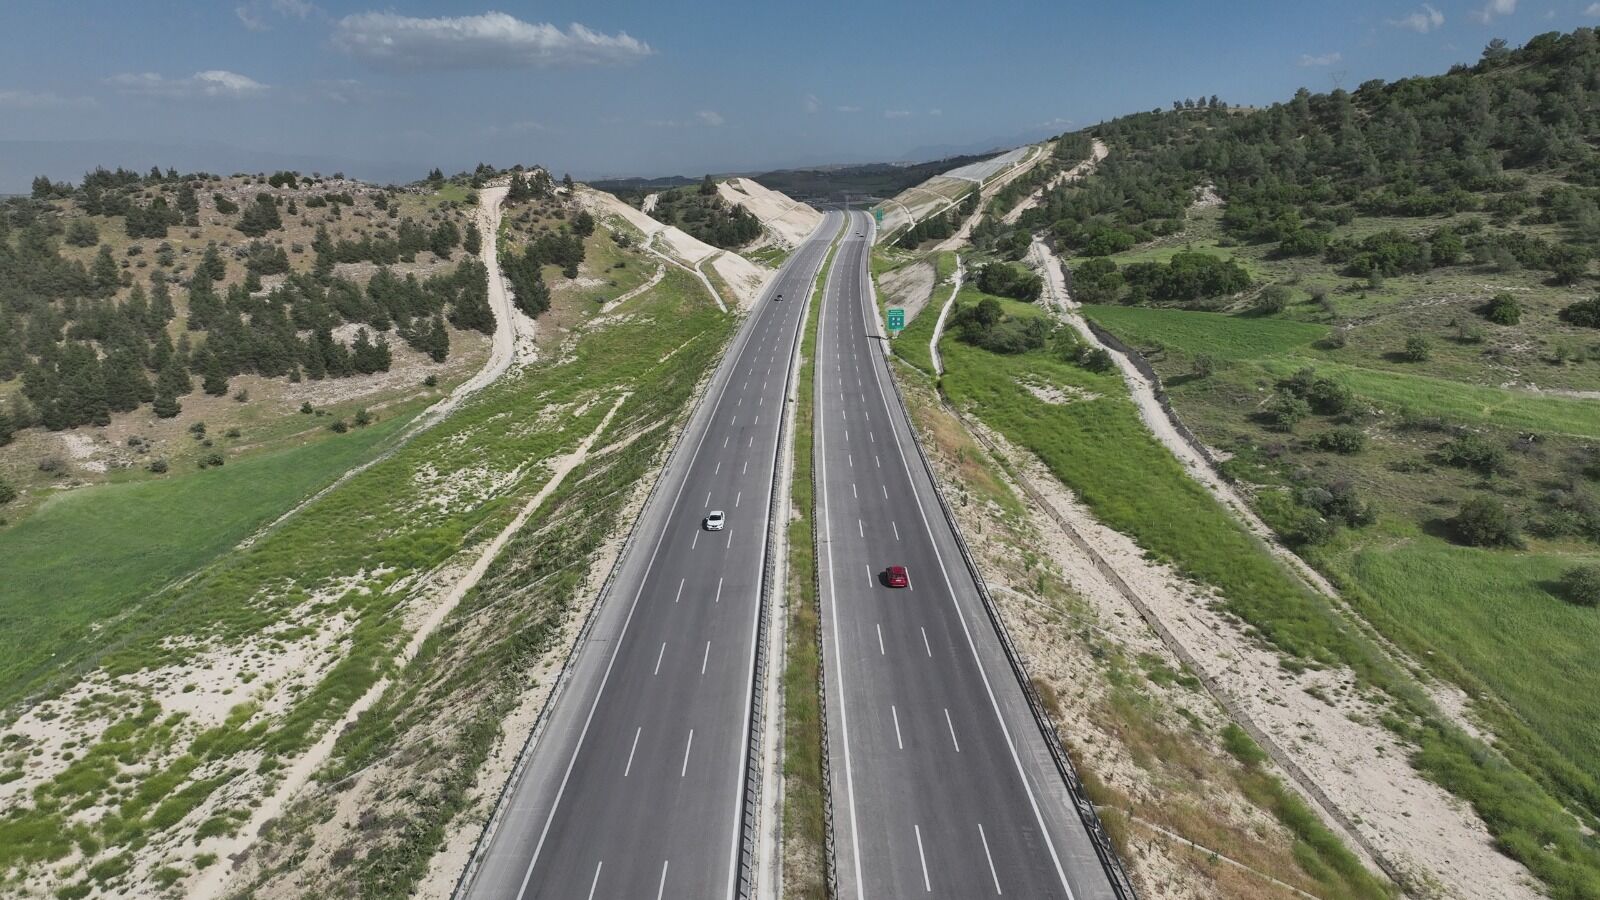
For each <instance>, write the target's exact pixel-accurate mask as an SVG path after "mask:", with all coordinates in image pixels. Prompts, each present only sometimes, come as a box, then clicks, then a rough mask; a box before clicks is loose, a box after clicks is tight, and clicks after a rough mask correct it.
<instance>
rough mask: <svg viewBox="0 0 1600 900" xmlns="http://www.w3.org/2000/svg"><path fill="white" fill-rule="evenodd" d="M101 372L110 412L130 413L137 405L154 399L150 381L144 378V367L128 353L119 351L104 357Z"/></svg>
mask: <svg viewBox="0 0 1600 900" xmlns="http://www.w3.org/2000/svg"><path fill="white" fill-rule="evenodd" d="M103 370H104V372H105V383H106V404H107V406H109V407H110V409H111V411H112V412H132V411H133V410H135V409H138V408H139V404H141V403H144V402H147V401H149V400H151V399H154V392H153V390H152V389H151V387H150V379H148V378H146V377H145V374H144V367H143V366H142V365H140V364H139V360H138V359H137V358H135V357H134V355H133V354H132V353H131V352H130V351H127V350H119V351H118V352H116V353H114V354H112V355H111V356H108V357H106V361H105V365H104V366H103Z"/></svg>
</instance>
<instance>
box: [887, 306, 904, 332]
mask: <svg viewBox="0 0 1600 900" xmlns="http://www.w3.org/2000/svg"><path fill="white" fill-rule="evenodd" d="M905 327H906V311H905V310H903V309H901V308H900V307H898V306H891V307H889V330H890V331H903V330H904V329H905Z"/></svg>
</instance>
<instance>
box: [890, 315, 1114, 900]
mask: <svg viewBox="0 0 1600 900" xmlns="http://www.w3.org/2000/svg"><path fill="white" fill-rule="evenodd" d="M883 352H884V363H885V365H884V368H885V369H886V370H887V371H888V373H889V384H890V386H892V387H893V388H894V393H895V397H896V399H897V400H898V401H899V403H900V412H901V414H902V415H903V416H905V421H906V426H907V431H909V432H910V434H911V443H912V445H913V446H915V447H916V448H917V458H918V459H920V460H921V461H922V467H923V469H924V470H925V471H926V472H927V473H928V480H929V481H930V482H931V483H932V484H933V493H934V496H935V497H937V498H938V500H939V511H940V512H941V513H942V514H943V515H944V519H945V522H946V524H948V525H949V526H950V533H951V534H952V535H953V536H954V537H955V541H956V547H957V549H959V550H960V551H961V559H962V561H963V562H964V563H965V564H966V566H967V571H968V572H970V573H971V574H972V580H973V583H974V584H976V585H977V587H978V596H979V598H980V599H982V601H983V608H984V611H985V612H986V613H987V614H988V616H989V622H990V624H992V625H993V626H994V630H995V633H996V634H997V635H999V637H1000V645H1001V647H1002V648H1004V650H1005V653H1006V660H1007V661H1008V662H1009V663H1010V664H1011V671H1012V673H1013V674H1014V675H1015V676H1016V679H1017V683H1018V684H1019V685H1020V686H1021V687H1022V693H1023V696H1024V697H1025V698H1026V699H1027V701H1028V709H1029V710H1030V711H1032V713H1033V719H1034V723H1035V724H1036V725H1037V726H1038V728H1039V731H1040V733H1041V734H1042V735H1043V736H1044V738H1045V744H1046V746H1048V747H1049V750H1050V757H1051V759H1052V760H1054V762H1055V765H1056V770H1057V771H1058V772H1059V773H1060V775H1061V778H1062V780H1063V781H1064V782H1066V785H1067V789H1068V790H1069V791H1070V792H1071V794H1072V799H1073V805H1074V806H1075V807H1076V808H1077V811H1078V817H1079V818H1080V819H1081V820H1082V821H1083V825H1084V829H1085V830H1086V831H1088V832H1089V837H1090V838H1091V841H1092V842H1093V844H1094V849H1095V855H1096V856H1098V857H1099V859H1100V865H1101V867H1102V868H1103V869H1104V870H1105V873H1106V877H1107V878H1109V879H1110V881H1111V888H1112V891H1113V892H1114V893H1115V894H1116V895H1117V897H1118V898H1119V900H1137V896H1138V895H1137V894H1135V893H1134V890H1133V882H1132V881H1130V880H1129V879H1128V874H1127V872H1126V871H1125V870H1124V869H1123V867H1122V861H1121V860H1119V859H1118V858H1117V853H1116V849H1115V848H1114V847H1113V846H1112V844H1111V835H1110V833H1109V832H1107V831H1106V828H1105V824H1104V823H1102V822H1101V821H1100V815H1099V813H1097V812H1096V811H1095V808H1094V802H1093V801H1092V800H1090V799H1089V796H1088V793H1087V792H1086V791H1085V790H1084V787H1083V780H1082V779H1081V778H1080V777H1079V776H1078V770H1077V768H1076V767H1074V766H1073V764H1072V760H1071V758H1070V757H1068V756H1067V752H1066V749H1065V747H1064V746H1063V744H1062V741H1061V735H1060V733H1059V732H1057V731H1056V727H1055V723H1054V722H1052V721H1051V720H1050V716H1049V713H1047V712H1046V711H1045V709H1044V704H1043V703H1042V702H1041V701H1040V700H1039V693H1038V691H1037V690H1035V689H1034V686H1033V680H1032V678H1031V677H1030V676H1029V675H1028V670H1027V667H1026V665H1025V664H1024V663H1023V661H1022V654H1021V651H1019V650H1018V649H1017V646H1016V644H1015V642H1013V641H1012V639H1011V632H1010V631H1009V630H1008V629H1007V628H1006V625H1005V622H1004V620H1002V619H1001V617H1000V610H999V608H998V607H997V606H996V605H995V602H994V597H993V596H992V595H991V594H990V593H989V586H988V584H987V583H986V582H985V581H984V579H983V573H982V572H981V571H980V570H979V569H978V563H977V560H975V559H974V558H973V556H972V551H971V549H970V548H969V547H968V546H967V541H966V538H964V537H962V534H961V526H960V525H959V524H957V522H956V518H955V513H954V512H953V511H952V510H951V508H950V503H949V501H948V500H946V499H945V496H944V489H943V488H942V487H940V485H939V478H938V475H937V474H936V473H935V472H934V469H933V463H932V461H930V460H929V459H928V454H927V451H926V450H924V449H923V446H922V439H921V438H920V437H919V436H918V435H917V429H916V426H915V425H914V424H913V423H912V422H911V413H910V407H908V406H907V405H906V402H905V395H904V394H903V393H901V390H900V383H899V381H898V380H897V379H896V377H895V374H894V367H893V366H890V365H888V360H889V352H890V351H889V346H888V344H887V343H885V344H884V345H883Z"/></svg>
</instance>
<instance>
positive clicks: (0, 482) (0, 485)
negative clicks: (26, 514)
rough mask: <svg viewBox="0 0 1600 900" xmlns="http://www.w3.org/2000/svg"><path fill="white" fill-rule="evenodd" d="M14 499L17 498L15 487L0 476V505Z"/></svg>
mask: <svg viewBox="0 0 1600 900" xmlns="http://www.w3.org/2000/svg"><path fill="white" fill-rule="evenodd" d="M15 499H17V489H16V488H15V487H12V485H11V482H9V481H7V480H5V479H4V478H0V505H4V504H7V503H10V502H11V501H13V500H15Z"/></svg>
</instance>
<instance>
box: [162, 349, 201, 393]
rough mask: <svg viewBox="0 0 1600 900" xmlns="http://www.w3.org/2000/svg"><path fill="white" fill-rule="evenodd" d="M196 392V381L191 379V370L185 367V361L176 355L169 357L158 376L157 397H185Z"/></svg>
mask: <svg viewBox="0 0 1600 900" xmlns="http://www.w3.org/2000/svg"><path fill="white" fill-rule="evenodd" d="M192 390H194V381H193V380H191V379H190V377H189V370H188V369H187V368H185V367H184V364H183V360H182V359H180V358H179V357H178V354H176V353H174V354H172V355H171V356H169V357H167V361H166V363H165V364H164V365H162V367H161V371H160V373H159V374H158V375H157V376H156V396H157V397H161V396H167V397H183V396H187V395H188V393H189V392H190V391H192Z"/></svg>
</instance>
